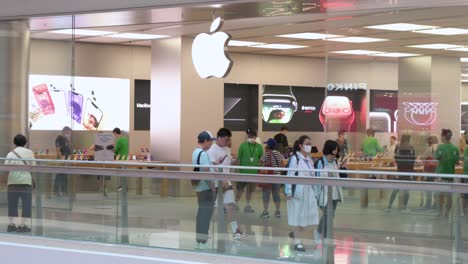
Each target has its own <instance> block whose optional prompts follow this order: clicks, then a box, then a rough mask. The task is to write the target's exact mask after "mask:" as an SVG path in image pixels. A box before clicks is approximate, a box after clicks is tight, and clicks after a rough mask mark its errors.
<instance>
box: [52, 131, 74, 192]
mask: <svg viewBox="0 0 468 264" xmlns="http://www.w3.org/2000/svg"><path fill="white" fill-rule="evenodd" d="M71 134H72V129H71V128H70V127H67V126H66V127H64V128H63V129H62V134H60V135H58V136H57V138H56V139H55V148H56V153H57V159H65V160H67V159H69V158H70V157H71V154H72V151H71V143H70V139H71ZM60 192H61V193H62V194H67V193H68V175H67V174H60V173H59V174H57V175H56V176H55V181H54V193H55V195H57V196H60Z"/></svg>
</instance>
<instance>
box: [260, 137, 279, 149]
mask: <svg viewBox="0 0 468 264" xmlns="http://www.w3.org/2000/svg"><path fill="white" fill-rule="evenodd" d="M263 143H265V144H266V145H267V146H268V147H269V148H274V147H275V146H276V144H277V143H276V140H274V139H273V138H269V139H268V140H267V141H265V142H263Z"/></svg>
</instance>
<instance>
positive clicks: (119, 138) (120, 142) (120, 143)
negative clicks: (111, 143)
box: [112, 127, 128, 160]
mask: <svg viewBox="0 0 468 264" xmlns="http://www.w3.org/2000/svg"><path fill="white" fill-rule="evenodd" d="M112 133H113V134H114V137H115V139H116V141H115V148H114V155H115V159H116V160H127V159H128V138H127V137H124V136H123V135H122V131H121V130H120V128H118V127H116V128H114V130H113V131H112Z"/></svg>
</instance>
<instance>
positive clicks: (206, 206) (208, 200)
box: [192, 131, 216, 249]
mask: <svg viewBox="0 0 468 264" xmlns="http://www.w3.org/2000/svg"><path fill="white" fill-rule="evenodd" d="M213 140H214V138H213V136H212V135H211V133H210V132H207V131H203V132H201V133H200V134H199V135H198V148H196V149H195V150H194V151H193V154H192V164H194V165H205V166H206V165H211V164H212V163H211V160H210V156H209V155H208V153H207V152H206V151H208V150H209V149H210V147H211V144H212V142H213ZM194 171H210V169H208V168H201V167H195V169H194ZM211 171H212V170H211ZM192 184H194V186H195V191H196V193H197V201H198V210H197V217H196V241H197V249H209V247H208V245H207V243H206V242H207V241H208V231H209V229H210V223H211V218H212V216H213V208H214V201H215V199H216V197H215V196H216V195H215V189H214V185H213V183H212V182H210V181H207V180H200V181H197V180H194V181H192Z"/></svg>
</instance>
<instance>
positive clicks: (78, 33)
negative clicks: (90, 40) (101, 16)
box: [50, 29, 115, 37]
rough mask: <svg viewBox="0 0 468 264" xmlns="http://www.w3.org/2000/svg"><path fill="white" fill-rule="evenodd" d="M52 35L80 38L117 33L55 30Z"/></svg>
mask: <svg viewBox="0 0 468 264" xmlns="http://www.w3.org/2000/svg"><path fill="white" fill-rule="evenodd" d="M50 33H55V34H65V35H73V34H75V35H78V36H92V37H96V36H103V35H109V34H114V33H115V32H111V31H100V30H88V29H74V30H73V29H61V30H54V31H50Z"/></svg>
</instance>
